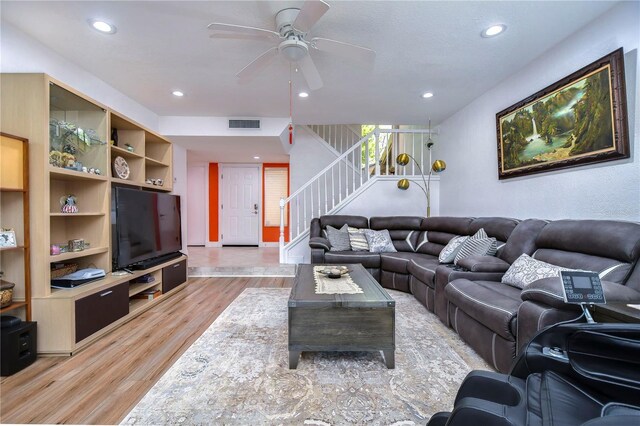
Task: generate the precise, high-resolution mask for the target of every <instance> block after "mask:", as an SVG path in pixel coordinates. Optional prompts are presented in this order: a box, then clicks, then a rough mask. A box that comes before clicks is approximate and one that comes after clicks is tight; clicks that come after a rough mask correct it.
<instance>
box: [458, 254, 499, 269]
mask: <svg viewBox="0 0 640 426" xmlns="http://www.w3.org/2000/svg"><path fill="white" fill-rule="evenodd" d="M458 266H462V267H463V268H464V269H466V270H468V271H471V272H507V269H509V266H511V265H509V264H508V263H507V262H505V261H504V260H502V259H500V258H499V257H495V256H469V257H465V258H464V259H461V260H459V261H458Z"/></svg>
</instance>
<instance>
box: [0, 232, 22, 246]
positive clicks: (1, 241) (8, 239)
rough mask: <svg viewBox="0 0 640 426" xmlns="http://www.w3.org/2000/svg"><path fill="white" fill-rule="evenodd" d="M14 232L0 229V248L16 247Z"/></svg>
mask: <svg viewBox="0 0 640 426" xmlns="http://www.w3.org/2000/svg"><path fill="white" fill-rule="evenodd" d="M17 246H18V243H17V242H16V233H15V232H14V231H0V248H10V247H17Z"/></svg>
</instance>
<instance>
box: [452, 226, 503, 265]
mask: <svg viewBox="0 0 640 426" xmlns="http://www.w3.org/2000/svg"><path fill="white" fill-rule="evenodd" d="M497 250H498V243H497V242H496V239H495V238H489V236H488V235H487V233H486V232H485V231H484V229H483V228H480V229H479V230H478V232H476V233H475V234H474V235H473V236H471V237H469V238H468V239H467V240H466V241H465V242H464V243H463V244H462V247H460V250H458V254H456V258H455V260H454V261H453V263H455V264H456V265H457V264H458V262H459V261H460V259H464V258H465V257H469V256H493V255H495V254H496V251H497Z"/></svg>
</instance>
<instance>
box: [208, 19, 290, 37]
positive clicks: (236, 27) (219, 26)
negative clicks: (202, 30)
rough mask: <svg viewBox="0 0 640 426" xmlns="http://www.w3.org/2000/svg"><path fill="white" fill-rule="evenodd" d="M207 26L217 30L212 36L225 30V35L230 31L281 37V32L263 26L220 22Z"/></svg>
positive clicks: (239, 33) (241, 33) (244, 34)
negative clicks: (255, 26)
mask: <svg viewBox="0 0 640 426" xmlns="http://www.w3.org/2000/svg"><path fill="white" fill-rule="evenodd" d="M207 28H208V29H210V30H211V31H215V33H214V34H212V36H216V35H217V34H219V32H224V33H226V34H223V37H224V35H227V36H228V35H229V33H232V34H238V35H242V36H246V35H252V36H261V37H266V38H275V39H279V38H280V34H279V33H277V32H275V31H271V30H265V29H263V28H254V27H247V26H245V25H235V24H223V23H220V22H213V23H211V24H209V25H207ZM240 38H245V37H240Z"/></svg>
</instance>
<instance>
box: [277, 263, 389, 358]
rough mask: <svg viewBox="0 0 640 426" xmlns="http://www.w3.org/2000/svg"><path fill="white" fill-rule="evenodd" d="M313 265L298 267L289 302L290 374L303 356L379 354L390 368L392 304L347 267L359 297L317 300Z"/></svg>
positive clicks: (357, 269)
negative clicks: (305, 353)
mask: <svg viewBox="0 0 640 426" xmlns="http://www.w3.org/2000/svg"><path fill="white" fill-rule="evenodd" d="M313 266H314V265H299V266H298V271H297V272H296V277H295V280H294V282H293V288H292V289H291V296H289V368H296V367H297V366H298V359H299V357H300V353H301V352H303V351H382V353H383V355H384V360H385V364H386V366H387V368H394V367H395V359H394V351H395V347H396V345H395V330H396V328H395V322H396V302H395V300H393V299H392V298H391V297H390V296H389V294H387V292H386V291H385V290H384V289H383V288H382V287H381V286H380V284H378V282H377V281H376V280H375V279H374V278H373V277H372V276H371V274H369V273H368V272H367V270H366V269H364V267H362V265H359V264H357V265H347V267H348V268H349V270H350V272H349V273H350V275H351V278H352V279H353V281H354V282H355V283H356V284H358V286H360V288H362V290H363V293H359V294H316V293H315V282H314V280H313Z"/></svg>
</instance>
